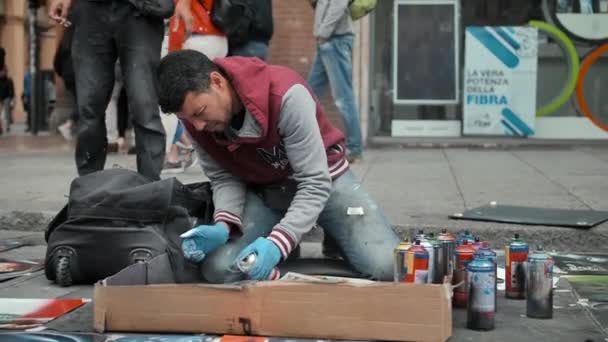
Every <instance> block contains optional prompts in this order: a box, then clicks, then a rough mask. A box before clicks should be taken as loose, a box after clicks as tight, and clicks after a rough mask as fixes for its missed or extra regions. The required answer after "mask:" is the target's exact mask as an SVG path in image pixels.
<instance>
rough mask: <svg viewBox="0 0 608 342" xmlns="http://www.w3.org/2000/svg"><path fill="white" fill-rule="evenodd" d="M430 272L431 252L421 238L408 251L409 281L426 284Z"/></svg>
mask: <svg viewBox="0 0 608 342" xmlns="http://www.w3.org/2000/svg"><path fill="white" fill-rule="evenodd" d="M428 273H429V253H428V252H427V251H426V249H425V248H424V247H422V245H420V240H416V242H415V243H414V245H413V246H412V247H410V248H409V249H408V251H407V282H408V283H416V284H425V283H426V281H427V277H428Z"/></svg>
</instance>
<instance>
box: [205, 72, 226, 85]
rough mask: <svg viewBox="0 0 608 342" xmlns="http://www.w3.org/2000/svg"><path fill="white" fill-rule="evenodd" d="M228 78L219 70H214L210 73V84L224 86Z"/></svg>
mask: <svg viewBox="0 0 608 342" xmlns="http://www.w3.org/2000/svg"><path fill="white" fill-rule="evenodd" d="M226 82H227V80H226V79H225V78H224V76H222V74H220V73H219V72H217V71H212V72H211V73H210V74H209V86H210V87H211V86H215V87H216V88H218V89H222V88H224V87H225V86H226V85H225V83H226Z"/></svg>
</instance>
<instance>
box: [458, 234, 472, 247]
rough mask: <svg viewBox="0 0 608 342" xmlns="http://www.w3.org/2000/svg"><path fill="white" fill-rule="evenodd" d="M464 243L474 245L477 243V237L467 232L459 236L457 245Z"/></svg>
mask: <svg viewBox="0 0 608 342" xmlns="http://www.w3.org/2000/svg"><path fill="white" fill-rule="evenodd" d="M464 241H467V243H468V244H469V245H472V244H473V242H475V236H474V235H473V234H471V232H469V231H468V230H465V231H464V232H463V233H461V234H460V235H459V236H458V240H456V245H457V246H460V245H462V243H463V242H464Z"/></svg>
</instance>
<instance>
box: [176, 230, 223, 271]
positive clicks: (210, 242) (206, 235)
mask: <svg viewBox="0 0 608 342" xmlns="http://www.w3.org/2000/svg"><path fill="white" fill-rule="evenodd" d="M228 235H229V232H228V226H227V225H226V224H225V223H222V222H218V223H216V224H214V225H208V226H207V225H201V226H198V227H194V228H192V229H190V230H189V231H187V232H185V233H183V234H182V235H180V237H181V238H182V239H183V240H182V252H183V253H184V257H185V258H186V259H188V260H190V261H193V262H197V263H198V262H201V261H203V259H204V258H205V256H206V255H207V254H209V253H211V252H212V251H213V250H215V249H216V248H218V247H220V246H221V245H223V244H225V243H226V241H228Z"/></svg>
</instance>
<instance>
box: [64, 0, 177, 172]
mask: <svg viewBox="0 0 608 342" xmlns="http://www.w3.org/2000/svg"><path fill="white" fill-rule="evenodd" d="M74 6H75V7H74V12H73V18H74V20H73V23H74V39H73V42H72V59H73V61H74V71H75V74H76V88H77V102H78V113H79V115H80V120H79V124H78V137H77V140H76V167H77V168H78V174H79V175H85V174H88V173H91V172H95V171H98V170H102V169H103V168H104V164H105V161H106V154H107V144H108V141H107V138H106V127H105V110H106V107H107V105H108V102H109V101H110V96H111V94H112V88H113V86H114V65H115V63H116V59H117V58H119V59H120V65H121V68H122V73H123V79H124V83H125V89H126V93H127V98H128V105H129V114H130V115H131V121H132V124H133V127H134V130H135V144H136V150H137V170H138V171H139V173H141V174H143V175H145V176H147V177H149V178H151V179H159V175H160V172H161V170H162V167H163V161H164V157H165V132H164V129H163V126H162V124H161V121H160V113H159V108H158V96H157V88H156V69H157V68H158V64H159V62H160V49H161V44H162V40H163V30H164V26H163V20H162V18H156V17H150V16H144V15H141V14H140V13H139V12H138V11H137V10H136V9H135V7H133V6H132V5H131V4H130V3H129V2H127V1H122V0H109V1H102V2H99V1H89V0H80V1H76V2H74Z"/></svg>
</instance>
